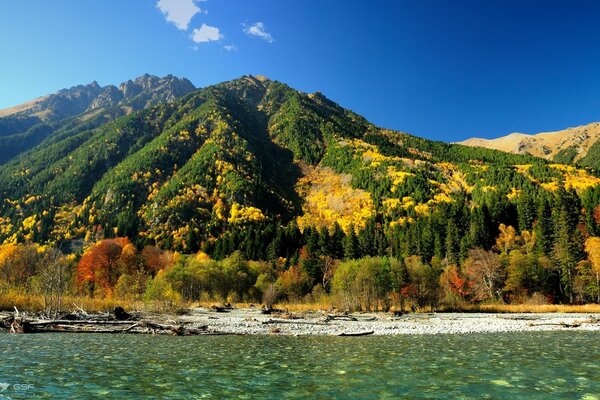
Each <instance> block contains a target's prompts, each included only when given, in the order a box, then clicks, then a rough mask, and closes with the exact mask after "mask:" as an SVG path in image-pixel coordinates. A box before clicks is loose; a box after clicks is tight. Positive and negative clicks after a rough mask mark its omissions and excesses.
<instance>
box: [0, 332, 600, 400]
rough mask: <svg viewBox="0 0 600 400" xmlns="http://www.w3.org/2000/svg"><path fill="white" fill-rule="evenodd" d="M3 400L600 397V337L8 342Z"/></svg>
mask: <svg viewBox="0 0 600 400" xmlns="http://www.w3.org/2000/svg"><path fill="white" fill-rule="evenodd" d="M0 354H1V356H2V357H1V362H0V398H12V399H20V398H28V399H29V398H52V399H55V398H58V399H97V398H100V397H103V396H104V397H105V398H123V399H138V398H140V399H157V398H159V399H160V398H162V399H229V398H238V399H304V398H320V399H328V398H340V399H394V398H402V397H403V398H431V399H444V398H445V399H459V398H462V399H481V398H489V399H551V398H557V399H588V400H591V399H600V334H599V333H597V332H527V333H487V334H461V335H400V336H383V337H358V338H339V337H290V336H195V337H165V336H150V335H122V334H115V335H111V334H61V333H51V334H32V335H9V334H0Z"/></svg>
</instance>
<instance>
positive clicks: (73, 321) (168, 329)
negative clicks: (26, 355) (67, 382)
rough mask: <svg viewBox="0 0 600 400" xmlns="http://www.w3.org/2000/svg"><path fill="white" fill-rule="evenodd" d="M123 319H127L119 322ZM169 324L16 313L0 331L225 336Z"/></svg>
mask: <svg viewBox="0 0 600 400" xmlns="http://www.w3.org/2000/svg"><path fill="white" fill-rule="evenodd" d="M121 311H122V312H121ZM122 318H127V319H126V320H122ZM168 322H169V323H166V324H165V323H159V322H156V321H152V320H146V319H141V318H140V316H139V315H138V314H133V313H127V312H125V310H123V309H121V310H120V311H117V310H115V312H114V313H101V314H95V315H94V314H88V313H85V312H74V313H68V314H63V315H62V316H61V317H59V318H57V319H45V318H43V317H41V316H39V315H35V314H31V315H29V314H23V313H19V312H18V311H17V310H15V312H14V313H11V314H3V315H0V330H7V331H8V332H10V333H44V332H47V333H50V332H73V333H137V334H144V333H145V334H162V335H177V336H190V335H223V334H225V333H223V332H219V331H216V330H214V329H211V328H209V327H208V326H207V325H203V326H195V327H194V326H189V324H187V323H183V324H178V323H176V322H175V321H168ZM171 322H172V323H171Z"/></svg>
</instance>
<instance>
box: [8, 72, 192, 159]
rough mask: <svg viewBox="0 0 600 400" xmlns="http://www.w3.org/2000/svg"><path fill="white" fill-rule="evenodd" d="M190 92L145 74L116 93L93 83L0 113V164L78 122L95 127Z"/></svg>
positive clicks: (179, 83) (184, 83) (175, 81)
mask: <svg viewBox="0 0 600 400" xmlns="http://www.w3.org/2000/svg"><path fill="white" fill-rule="evenodd" d="M193 90H195V87H194V85H193V84H192V83H191V82H190V81H189V80H187V79H180V78H176V77H174V76H172V75H168V76H165V77H164V78H158V77H156V76H152V75H148V74H146V75H143V76H140V77H139V78H136V79H135V80H133V81H131V80H129V81H127V82H124V83H122V84H121V85H119V87H116V86H113V85H108V86H104V87H103V86H100V85H98V83H97V82H95V81H94V82H92V83H90V84H88V85H78V86H74V87H72V88H70V89H63V90H60V91H58V92H57V93H55V94H51V95H48V96H44V97H40V98H38V99H35V100H33V101H29V102H26V103H24V104H21V105H18V106H15V107H12V108H8V109H5V110H0V164H2V163H5V162H6V161H8V160H10V159H11V158H13V157H14V156H16V155H17V154H19V153H21V152H23V151H26V150H28V149H30V148H32V147H34V146H35V145H37V144H38V143H40V142H41V141H42V140H44V139H45V138H47V137H48V136H50V135H51V134H52V133H54V132H59V131H61V130H63V131H64V130H68V129H72V127H73V126H74V125H80V124H81V123H82V122H88V123H89V125H88V126H99V125H101V124H103V123H105V122H106V121H108V120H111V119H114V118H117V117H120V116H122V115H124V114H127V113H130V112H132V111H137V110H140V109H143V108H145V107H148V106H151V105H153V104H157V103H161V102H171V101H174V100H176V99H177V98H179V97H181V96H184V95H186V94H188V93H190V92H191V91H193Z"/></svg>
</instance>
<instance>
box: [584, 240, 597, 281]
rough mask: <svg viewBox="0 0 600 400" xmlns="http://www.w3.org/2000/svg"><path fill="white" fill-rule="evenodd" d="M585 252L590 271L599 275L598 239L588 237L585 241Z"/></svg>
mask: <svg viewBox="0 0 600 400" xmlns="http://www.w3.org/2000/svg"><path fill="white" fill-rule="evenodd" d="M585 251H586V253H587V254H588V259H589V260H590V263H591V264H592V271H594V272H595V273H596V274H600V237H596V236H590V237H589V238H587V240H586V241H585Z"/></svg>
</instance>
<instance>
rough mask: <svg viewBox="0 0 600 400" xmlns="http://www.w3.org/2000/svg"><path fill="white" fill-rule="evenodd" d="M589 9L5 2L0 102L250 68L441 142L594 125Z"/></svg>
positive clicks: (425, 1)
mask: <svg viewBox="0 0 600 400" xmlns="http://www.w3.org/2000/svg"><path fill="white" fill-rule="evenodd" d="M598 21H600V2H598V1H584V0H581V1H553V0H544V1H528V0H521V1H509V0H502V1H488V0H485V1H484V0H477V1H475V0H473V1H463V0H455V1H446V0H439V1H434V0H413V1H401V0H398V1H391V0H390V1H364V0H362V1H355V0H343V1H342V0H305V1H291V0H207V1H194V0H135V1H134V0H131V1H123V0H87V1H81V0H56V1H43V0H37V1H31V0H18V1H17V0H6V1H3V2H2V3H0V37H1V39H0V54H2V61H1V62H0V88H1V91H0V93H1V95H0V108H5V107H9V106H12V105H15V104H18V103H21V102H24V101H26V100H30V99H32V98H35V97H37V96H41V95H44V94H48V93H52V92H55V91H57V90H59V89H61V88H64V87H70V86H73V85H76V84H80V83H89V82H91V81H93V80H96V81H98V82H99V83H100V84H101V85H106V84H118V83H120V82H122V81H125V80H127V79H130V78H134V77H136V76H139V75H141V74H143V73H146V72H148V73H151V74H155V75H160V76H163V75H166V74H174V75H177V76H184V77H187V78H189V79H190V80H191V81H192V82H193V83H194V84H195V85H196V86H206V85H210V84H213V83H218V82H220V81H224V80H229V79H233V78H236V77H239V76H241V75H244V74H264V75H267V76H269V77H270V78H272V79H277V80H280V81H283V82H285V83H287V84H289V85H290V86H292V87H294V88H296V89H299V90H303V91H306V92H313V91H317V90H319V91H321V92H323V93H324V94H325V95H326V96H327V97H329V98H331V99H332V100H334V101H336V102H338V103H340V104H341V105H343V106H345V107H348V108H350V109H352V110H354V111H356V112H357V113H359V114H362V115H364V116H365V117H367V118H368V119H369V120H371V121H372V122H374V123H376V124H378V125H381V126H384V127H387V128H392V129H397V130H402V131H406V132H410V133H412V134H415V135H418V136H423V137H427V138H433V139H439V140H444V141H454V140H462V139H465V138H467V137H472V136H480V137H495V136H500V135H504V134H507V133H510V132H514V131H519V132H526V133H535V132H539V131H545V130H558V129H563V128H566V127H569V126H576V125H581V124H586V123H589V122H594V121H600V23H599V22H598Z"/></svg>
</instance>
